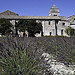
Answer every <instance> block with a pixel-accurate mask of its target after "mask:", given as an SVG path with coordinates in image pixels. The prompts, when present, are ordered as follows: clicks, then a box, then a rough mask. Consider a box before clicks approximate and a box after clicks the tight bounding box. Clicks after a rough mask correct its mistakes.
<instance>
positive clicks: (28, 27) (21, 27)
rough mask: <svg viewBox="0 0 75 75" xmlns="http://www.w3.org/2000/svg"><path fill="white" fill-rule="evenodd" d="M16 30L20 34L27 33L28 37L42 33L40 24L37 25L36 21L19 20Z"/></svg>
mask: <svg viewBox="0 0 75 75" xmlns="http://www.w3.org/2000/svg"><path fill="white" fill-rule="evenodd" d="M16 29H17V30H18V31H22V32H25V31H28V32H29V36H34V34H35V33H39V32H40V31H42V24H41V23H37V22H36V20H19V22H18V23H17V24H16Z"/></svg>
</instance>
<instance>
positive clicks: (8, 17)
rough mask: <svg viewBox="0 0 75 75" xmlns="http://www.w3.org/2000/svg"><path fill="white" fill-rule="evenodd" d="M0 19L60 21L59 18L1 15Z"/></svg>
mask: <svg viewBox="0 0 75 75" xmlns="http://www.w3.org/2000/svg"><path fill="white" fill-rule="evenodd" d="M0 18H6V19H60V18H59V17H58V16H11V15H9V16H3V15H0Z"/></svg>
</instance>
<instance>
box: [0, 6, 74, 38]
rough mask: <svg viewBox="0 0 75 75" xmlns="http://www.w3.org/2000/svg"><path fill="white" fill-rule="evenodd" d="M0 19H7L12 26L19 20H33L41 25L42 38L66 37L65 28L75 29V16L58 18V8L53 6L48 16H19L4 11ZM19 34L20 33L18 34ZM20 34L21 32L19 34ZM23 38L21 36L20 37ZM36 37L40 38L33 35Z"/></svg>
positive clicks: (39, 35) (37, 35)
mask: <svg viewBox="0 0 75 75" xmlns="http://www.w3.org/2000/svg"><path fill="white" fill-rule="evenodd" d="M0 18H6V19H8V20H9V21H10V22H11V23H12V24H13V26H14V29H15V23H16V22H18V21H19V20H21V19H35V20H36V22H40V23H42V27H43V28H42V29H43V30H42V32H43V36H56V35H58V36H68V35H67V34H66V33H65V30H66V28H68V26H71V27H72V28H74V29H75V15H73V16H70V17H68V18H66V17H65V16H60V13H59V8H58V7H56V6H55V5H53V6H52V8H51V9H50V11H49V16H19V15H18V14H16V13H14V12H12V11H9V10H7V11H5V12H2V13H0ZM18 33H19V34H20V32H18ZM21 33H22V32H21ZM22 36H23V35H22ZM35 36H36V37H41V32H40V34H38V33H37V34H35Z"/></svg>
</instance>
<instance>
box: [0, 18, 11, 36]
mask: <svg viewBox="0 0 75 75" xmlns="http://www.w3.org/2000/svg"><path fill="white" fill-rule="evenodd" d="M11 28H12V24H11V23H10V22H9V21H8V20H7V19H4V18H2V19H0V33H1V34H2V35H5V34H6V33H9V32H11V31H12V30H11Z"/></svg>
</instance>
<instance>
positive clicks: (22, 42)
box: [0, 37, 75, 75]
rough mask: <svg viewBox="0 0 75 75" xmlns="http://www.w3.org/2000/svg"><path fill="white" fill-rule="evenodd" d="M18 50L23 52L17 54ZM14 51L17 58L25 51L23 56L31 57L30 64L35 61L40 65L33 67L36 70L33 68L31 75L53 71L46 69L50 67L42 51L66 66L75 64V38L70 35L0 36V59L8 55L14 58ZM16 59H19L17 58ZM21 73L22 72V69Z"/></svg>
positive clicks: (45, 74) (47, 73) (36, 64)
mask: <svg viewBox="0 0 75 75" xmlns="http://www.w3.org/2000/svg"><path fill="white" fill-rule="evenodd" d="M20 51H21V53H23V54H21V55H20V54H19V52H20ZM14 52H15V53H17V52H18V53H17V58H20V57H19V56H22V55H24V56H25V54H24V52H25V53H26V56H25V57H29V58H27V60H28V59H31V61H30V63H31V62H32V64H34V61H35V64H34V66H35V67H36V66H39V65H40V67H41V68H40V67H36V69H35V70H36V71H34V70H33V71H34V74H33V75H39V74H40V73H42V72H43V73H44V74H41V75H49V74H53V73H52V72H51V71H48V68H50V66H48V65H47V64H46V63H45V61H44V60H43V58H42V57H41V55H42V54H43V53H49V54H52V55H53V56H54V57H55V59H56V61H57V62H61V63H64V64H65V65H67V66H68V67H69V65H75V38H74V37H70V38H69V37H38V38H36V37H33V38H32V37H29V38H24V37H23V38H19V37H11V38H0V60H3V59H4V58H5V60H6V58H7V57H8V56H10V57H9V58H11V57H13V58H15V57H16V56H15V55H14V54H15V53H14ZM25 57H24V58H25ZM9 58H8V59H9ZM17 58H16V59H17ZM24 58H23V60H24ZM25 59H26V58H25ZM14 60H15V59H14ZM9 61H11V59H9ZM18 61H20V60H19V59H18ZM18 61H17V62H18ZM27 62H28V61H27ZM39 62H40V63H39ZM0 63H1V64H0V66H1V67H0V68H1V70H2V71H4V70H3V68H2V62H0ZM24 63H25V62H24ZM24 63H23V64H24ZM27 64H28V63H27ZM24 65H25V64H24ZM4 66H5V64H4ZM21 67H22V66H21ZM24 70H25V69H24ZM39 70H40V71H39ZM25 71H26V70H25ZM28 71H29V70H28ZM22 73H24V72H23V71H22ZM32 73H33V72H32ZM35 73H37V74H35ZM9 75H10V74H9ZM15 75H16V74H15Z"/></svg>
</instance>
